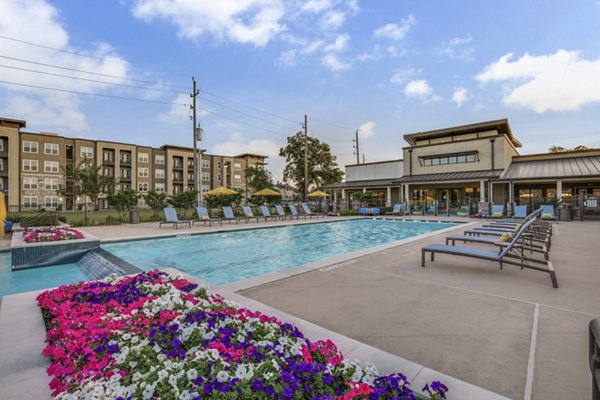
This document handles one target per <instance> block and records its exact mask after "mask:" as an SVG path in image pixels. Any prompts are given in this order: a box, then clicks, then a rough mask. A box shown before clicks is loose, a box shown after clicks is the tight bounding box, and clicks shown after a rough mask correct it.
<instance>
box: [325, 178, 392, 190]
mask: <svg viewBox="0 0 600 400" xmlns="http://www.w3.org/2000/svg"><path fill="white" fill-rule="evenodd" d="M394 179H396V178H394ZM394 179H367V180H362V181H350V182H342V183H331V184H329V185H323V189H351V188H363V187H386V186H392V182H393V181H394Z"/></svg>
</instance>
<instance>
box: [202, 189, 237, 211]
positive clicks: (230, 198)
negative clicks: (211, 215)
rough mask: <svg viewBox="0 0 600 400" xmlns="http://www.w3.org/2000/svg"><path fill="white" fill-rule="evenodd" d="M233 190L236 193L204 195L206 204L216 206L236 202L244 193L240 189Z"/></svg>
mask: <svg viewBox="0 0 600 400" xmlns="http://www.w3.org/2000/svg"><path fill="white" fill-rule="evenodd" d="M234 190H235V191H236V192H237V193H236V194H230V195H227V196H210V195H207V196H204V200H205V201H206V205H207V206H208V207H210V208H217V207H218V206H221V205H223V204H238V203H239V202H240V201H241V200H242V198H243V197H244V194H243V192H242V189H234Z"/></svg>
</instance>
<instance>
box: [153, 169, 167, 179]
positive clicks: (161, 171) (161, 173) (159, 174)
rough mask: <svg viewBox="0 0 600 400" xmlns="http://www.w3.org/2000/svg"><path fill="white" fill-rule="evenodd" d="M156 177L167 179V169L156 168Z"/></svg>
mask: <svg viewBox="0 0 600 400" xmlns="http://www.w3.org/2000/svg"><path fill="white" fill-rule="evenodd" d="M154 177H155V178H156V179H165V170H164V169H155V170H154Z"/></svg>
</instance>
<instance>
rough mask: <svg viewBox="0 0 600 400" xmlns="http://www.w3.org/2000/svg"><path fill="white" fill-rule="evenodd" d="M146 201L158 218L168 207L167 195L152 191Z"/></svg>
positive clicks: (146, 196) (147, 195)
mask: <svg viewBox="0 0 600 400" xmlns="http://www.w3.org/2000/svg"><path fill="white" fill-rule="evenodd" d="M144 200H145V201H146V204H148V207H150V208H151V209H152V211H154V216H155V217H157V216H158V213H159V212H160V210H162V209H163V208H165V207H166V206H167V194H166V193H163V192H156V191H154V190H151V191H149V192H148V194H146V195H145V196H144Z"/></svg>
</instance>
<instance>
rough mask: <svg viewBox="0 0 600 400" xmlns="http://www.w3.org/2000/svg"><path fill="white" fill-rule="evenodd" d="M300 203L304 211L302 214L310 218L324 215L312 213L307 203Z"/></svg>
mask: <svg viewBox="0 0 600 400" xmlns="http://www.w3.org/2000/svg"><path fill="white" fill-rule="evenodd" d="M300 205H301V206H302V210H303V211H304V215H307V216H308V217H309V218H311V219H312V217H313V216H314V217H317V218H319V217H323V218H324V217H325V216H324V215H323V214H319V213H314V212H312V211H311V210H310V207H309V206H308V204H306V203H300Z"/></svg>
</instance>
